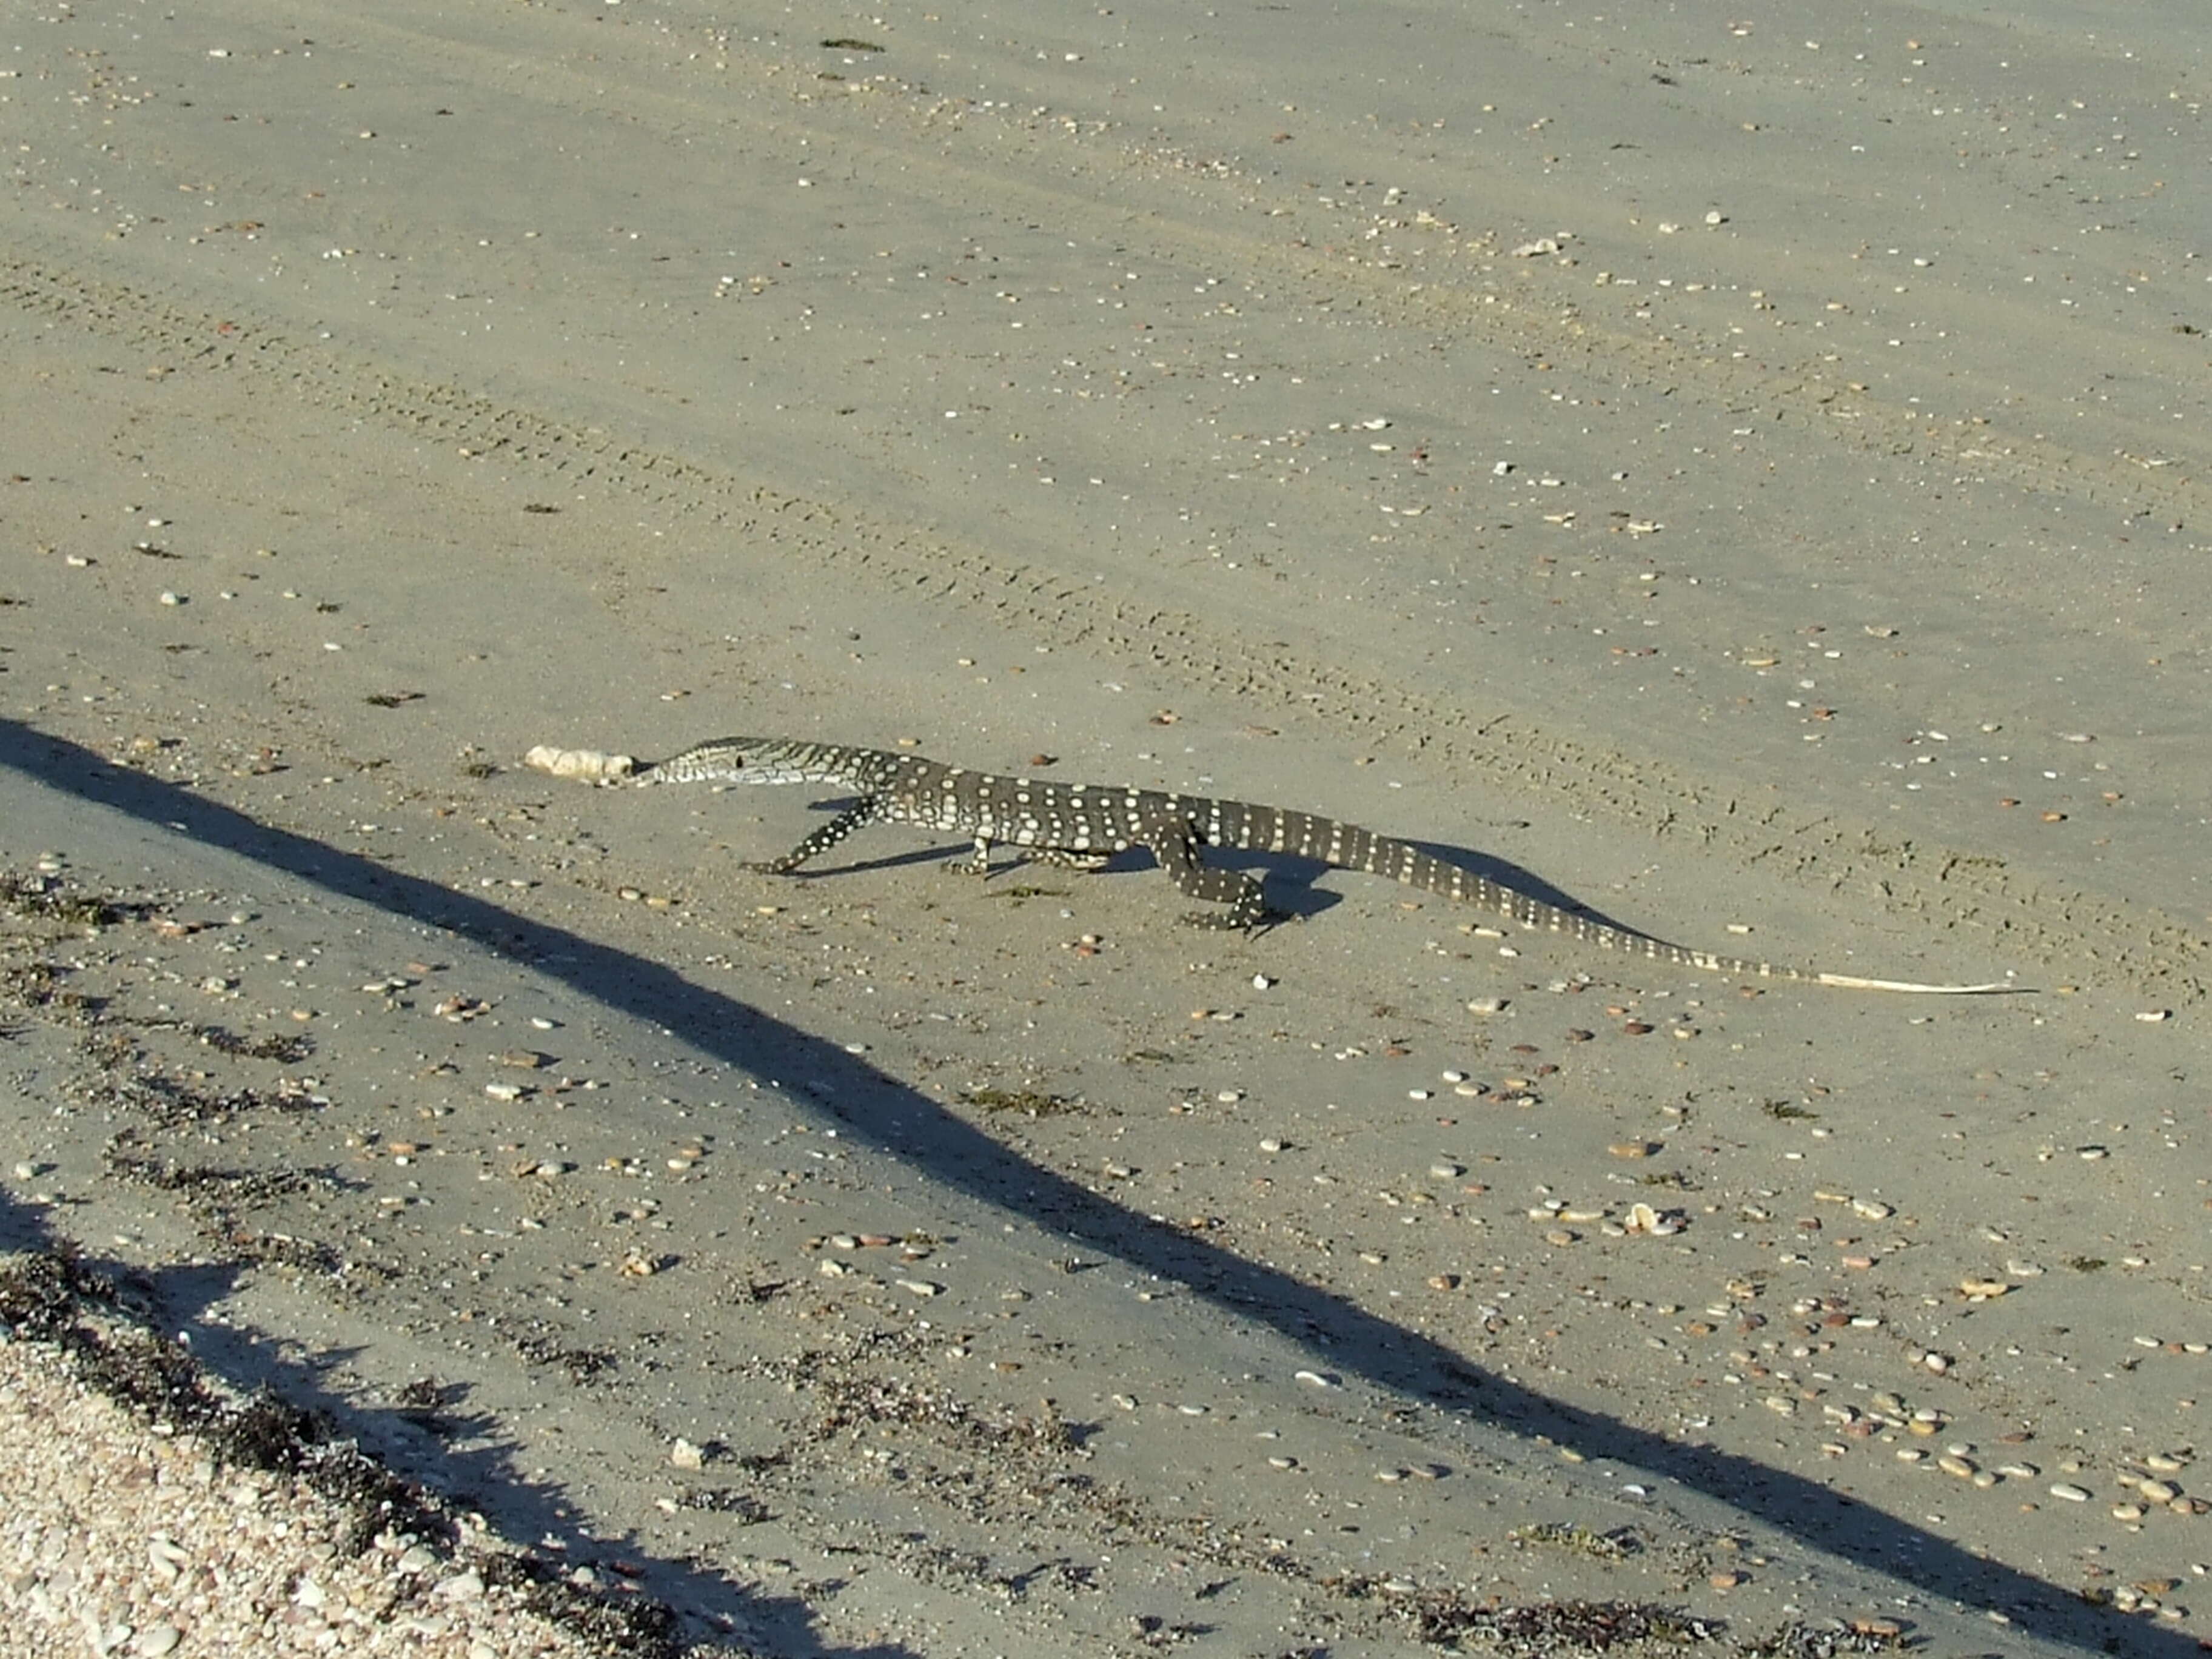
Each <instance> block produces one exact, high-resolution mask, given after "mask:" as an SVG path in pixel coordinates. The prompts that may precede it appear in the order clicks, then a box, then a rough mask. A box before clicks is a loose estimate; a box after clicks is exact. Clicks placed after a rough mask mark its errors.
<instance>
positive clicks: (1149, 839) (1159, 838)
mask: <svg viewBox="0 0 2212 1659" xmlns="http://www.w3.org/2000/svg"><path fill="white" fill-rule="evenodd" d="M1138 844H1139V845H1140V846H1142V847H1143V848H1145V849H1146V851H1147V852H1149V853H1150V854H1152V857H1153V858H1154V859H1155V860H1157V861H1158V864H1159V866H1160V868H1161V869H1162V870H1164V871H1165V872H1167V875H1168V878H1169V879H1170V880H1171V881H1173V882H1174V883H1175V884H1176V887H1177V888H1179V889H1181V890H1182V893H1183V894H1184V896H1187V897H1189V898H1194V899H1200V900H1203V901H1204V902H1206V903H1209V904H1225V905H1227V906H1228V907H1229V908H1227V909H1226V910H1193V911H1190V912H1188V913H1187V914H1186V915H1184V917H1183V920H1184V921H1187V922H1188V923H1189V924H1190V925H1191V926H1192V927H1211V928H1216V929H1220V930H1224V931H1228V930H1237V931H1243V930H1246V929H1249V928H1253V927H1259V926H1260V925H1261V924H1262V923H1263V922H1265V921H1267V920H1268V919H1269V912H1268V909H1267V897H1266V895H1265V894H1264V893H1263V892H1262V891H1261V887H1260V884H1259V883H1258V882H1257V881H1255V880H1254V879H1253V878H1251V877H1249V876H1248V875H1245V874H1243V873H1242V872H1238V871H1236V870H1216V869H1212V868H1211V867H1209V866H1206V865H1205V864H1203V863H1201V862H1200V860H1199V854H1198V837H1197V836H1195V835H1194V833H1193V832H1192V830H1191V828H1190V826H1189V825H1188V823H1182V822H1180V821H1177V820H1175V819H1168V820H1165V821H1163V822H1161V823H1154V824H1148V825H1146V829H1145V834H1144V835H1143V836H1141V837H1139V843H1138Z"/></svg>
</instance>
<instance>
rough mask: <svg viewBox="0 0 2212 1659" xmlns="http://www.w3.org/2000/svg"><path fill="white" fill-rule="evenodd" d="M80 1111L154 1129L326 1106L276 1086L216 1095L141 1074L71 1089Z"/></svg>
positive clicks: (295, 1089) (298, 1090)
mask: <svg viewBox="0 0 2212 1659" xmlns="http://www.w3.org/2000/svg"><path fill="white" fill-rule="evenodd" d="M70 1095H71V1096H72V1097H74V1098H75V1099H76V1101H77V1102H78V1103H79V1104H81V1105H86V1106H93V1107H98V1108H101V1109H110V1110H114V1111H118V1112H125V1113H128V1114H131V1115H133V1116H137V1117H139V1118H143V1119H144V1120H145V1121H148V1122H149V1123H151V1124H152V1125H153V1126H154V1127H157V1128H163V1129H181V1128H185V1127H189V1126H191V1125H195V1124H210V1123H216V1124H219V1123H228V1122H229V1121H231V1120H232V1119H234V1118H236V1117H240V1116H242V1115H245V1114H246V1113H247V1112H263V1111H265V1112H301V1111H308V1110H312V1109H315V1108H317V1107H319V1106H321V1105H323V1104H325V1102H324V1101H323V1100H321V1099H320V1098H319V1097H317V1096H315V1095H314V1094H313V1093H311V1092H310V1091H307V1089H306V1088H304V1087H302V1086H301V1085H298V1084H295V1083H290V1082H279V1083H278V1084H277V1085H276V1088H275V1089H273V1090H270V1089H231V1090H228V1091H224V1092H222V1093H220V1094H218V1093H215V1092H213V1091H209V1090H206V1089H202V1088H198V1087H197V1086H195V1085H191V1084H189V1083H185V1082H182V1081H180V1080H179V1079H176V1078H173V1077H169V1076H167V1075H165V1074H163V1073H160V1072H144V1073H140V1074H138V1075H137V1076H136V1077H113V1076H106V1075H103V1076H100V1077H97V1078H93V1079H87V1080H85V1081H82V1082H78V1083H74V1084H72V1085H70Z"/></svg>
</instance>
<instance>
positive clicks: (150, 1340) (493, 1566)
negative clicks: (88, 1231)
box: [0, 1251, 682, 1659]
mask: <svg viewBox="0 0 2212 1659" xmlns="http://www.w3.org/2000/svg"><path fill="white" fill-rule="evenodd" d="M0 1324H4V1325H5V1326H6V1327H7V1328H8V1333H9V1336H10V1337H11V1338H12V1339H13V1340H31V1341H40V1342H48V1343H52V1344H53V1345H54V1346H57V1347H58V1348H60V1349H61V1350H62V1351H63V1352H64V1353H65V1354H67V1355H68V1356H69V1358H70V1362H71V1363H72V1364H73V1365H74V1366H75V1368H76V1371H77V1375H78V1376H79V1377H80V1378H81V1379H82V1381H83V1383H85V1384H86V1385H87V1386H88V1387H89V1388H91V1389H94V1391H95V1392H97V1393H98V1394H100V1395H104V1396H105V1397H106V1398H107V1399H108V1400H110V1401H113V1402H115V1403H116V1404H117V1405H118V1406H120V1407H123V1408H124V1409H125V1410H127V1411H129V1412H131V1413H133V1414H134V1415H136V1416H137V1417H138V1418H140V1419H142V1420H143V1421H144V1422H146V1423H148V1424H149V1425H152V1426H153V1427H154V1428H155V1430H156V1431H159V1432H161V1433H162V1434H164V1435H171V1434H186V1435H192V1436H195V1437H197V1438H198V1439H199V1440H201V1441H202V1442H203V1443H205V1445H206V1446H207V1448H208V1449H209V1451H210V1454H211V1455H213V1456H214V1457H215V1459H216V1461H217V1462H219V1463H221V1464H222V1465H225V1466H227V1467H230V1468H241V1469H250V1470H255V1471H259V1472H262V1473H265V1474H275V1475H279V1476H283V1477H285V1478H289V1479H296V1480H301V1481H303V1482H304V1483H305V1484H306V1485H307V1486H308V1487H310V1488H311V1489H312V1490H313V1491H314V1492H316V1493H318V1494H319V1496H321V1497H322V1498H325V1500H327V1501H328V1502H330V1503H331V1504H336V1505H337V1506H338V1507H339V1508H340V1509H341V1510H343V1511H344V1512H345V1513H347V1514H348V1515H349V1516H351V1517H352V1522H351V1525H350V1526H349V1528H348V1529H347V1532H346V1533H345V1534H344V1535H343V1538H342V1539H341V1540H340V1542H341V1544H342V1546H343V1547H344V1548H346V1549H348V1550H349V1551H351V1552H353V1553H365V1552H367V1551H368V1549H369V1548H370V1547H372V1546H373V1545H374V1544H375V1542H376V1541H377V1540H378V1539H379V1538H380V1537H383V1536H386V1535H392V1534H400V1535H405V1536H408V1537H410V1538H412V1539H414V1540H416V1541H418V1542H420V1543H422V1544H424V1545H426V1546H428V1547H431V1548H433V1549H434V1550H435V1551H437V1552H438V1553H441V1554H444V1555H446V1556H447V1557H448V1558H453V1557H455V1556H459V1555H465V1557H466V1565H468V1567H469V1568H470V1569H471V1570H472V1571H475V1572H476V1573H477V1575H478V1576H479V1577H481V1578H482V1580H483V1582H484V1583H487V1584H489V1585H495V1586H499V1587H502V1588H508V1589H514V1590H515V1591H517V1593H518V1594H519V1595H520V1599H521V1601H522V1602H523V1605H524V1606H525V1607H527V1608H528V1609H529V1611H531V1612H532V1613H535V1614H536V1615H537V1616H538V1617H539V1618H541V1619H543V1620H546V1621H547V1622H549V1623H550V1624H554V1625H557V1626H560V1627H561V1628H562V1629H563V1630H566V1631H568V1632H572V1633H574V1635H576V1636H578V1637H580V1638H582V1639H584V1640H586V1641H587V1642H590V1643H592V1644H595V1645H597V1646H598V1647H599V1648H600V1649H602V1650H604V1651H606V1652H608V1653H617V1652H619V1653H621V1654H622V1655H623V1656H624V1659H676V1656H677V1655H678V1653H679V1652H680V1651H681V1650H682V1646H681V1643H680V1641H679V1639H678V1637H679V1632H678V1623H677V1619H676V1615H675V1614H674V1613H673V1612H672V1611H671V1609H670V1608H668V1607H666V1606H665V1605H663V1604H662V1603H660V1602H658V1601H651V1600H649V1599H647V1598H646V1597H643V1596H638V1595H630V1594H626V1593H624V1594H619V1595H617V1594H610V1593H606V1592H602V1591H599V1590H597V1589H589V1588H586V1587H585V1586H582V1585H580V1584H578V1583H575V1582H574V1579H573V1577H571V1576H570V1575H569V1566H570V1565H573V1564H563V1563H561V1562H557V1561H554V1560H550V1559H546V1558H544V1557H541V1556H538V1555H536V1554H532V1553H519V1552H518V1553H500V1552H489V1551H480V1550H476V1549H464V1548H463V1547H461V1537H462V1530H461V1528H460V1526H459V1524H458V1523H457V1522H456V1521H455V1520H454V1518H453V1516H452V1515H451V1514H450V1513H449V1512H448V1510H447V1507H446V1506H445V1504H442V1503H441V1501H440V1500H439V1499H438V1498H435V1496H433V1495H432V1494H430V1493H429V1492H426V1491H424V1490H423V1489H422V1488H421V1487H418V1486H415V1485H413V1484H412V1483H410V1482H409V1481H406V1480H402V1479H401V1478H400V1477H399V1476H398V1475H396V1474H393V1473H392V1472H391V1471H390V1470H389V1469H386V1468H385V1467H384V1466H383V1465H382V1464H380V1463H379V1462H376V1461H375V1460H374V1458H371V1457H369V1456H368V1455H366V1454H365V1453H363V1452H362V1450H361V1449H359V1447H358V1445H357V1444H356V1443H355V1442H354V1441H353V1440H351V1439H350V1438H346V1437H342V1436H341V1434H340V1432H339V1430H338V1425H337V1424H336V1423H335V1422H334V1421H333V1420H332V1419H331V1418H330V1417H328V1416H327V1415H326V1414H325V1413H320V1412H310V1411H306V1410H303V1409H301V1407H296V1406H293V1405H290V1404H289V1403H287V1402H286V1401H283V1400H281V1399H279V1398H277V1397H276V1395H274V1394H271V1393H270V1392H268V1391H266V1390H264V1391H261V1392H258V1393H256V1394H253V1395H245V1396H240V1395H237V1394H235V1393H234V1391H232V1390H230V1389H227V1388H226V1387H224V1386H223V1385H222V1384H221V1383H218V1382H216V1381H215V1380H214V1379H212V1378H211V1377H210V1376H209V1375H208V1374H207V1373H206V1372H205V1371H204V1370H202V1369H201V1367H200V1365H199V1363H198V1361H197V1360H196V1359H195V1358H192V1356H191V1353H190V1352H188V1351H187V1350H186V1349H185V1348H184V1347H183V1346H180V1345H179V1344H178V1343H176V1342H173V1341H171V1340H168V1339H167V1338H166V1337H162V1336H159V1335H156V1334H155V1333H153V1332H152V1331H149V1330H148V1329H147V1328H144V1327H143V1325H141V1324H139V1323H138V1322H137V1320H136V1318H135V1317H134V1316H132V1314H131V1312H130V1311H129V1310H127V1307H126V1303H125V1297H123V1295H122V1293H121V1292H120V1291H118V1288H117V1286H116V1285H113V1284H112V1282H110V1281H109V1280H107V1279H105V1278H103V1277H101V1276H100V1275H99V1274H97V1273H93V1272H91V1271H90V1270H89V1269H88V1268H86V1267H83V1266H82V1264H80V1263H79V1262H77V1261H75V1260H74V1259H72V1258H71V1257H70V1256H69V1255H65V1254H63V1253H61V1252H58V1251H41V1252H34V1253H26V1254H22V1255H13V1256H9V1257H5V1258H0Z"/></svg>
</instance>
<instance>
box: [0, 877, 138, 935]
mask: <svg viewBox="0 0 2212 1659" xmlns="http://www.w3.org/2000/svg"><path fill="white" fill-rule="evenodd" d="M0 908H5V909H6V910H7V911H8V912H9V914H10V915H17V916H23V917H30V918H36V919H37V920H39V921H66V922H69V923H71V924H73V925H74V926H76V927H113V926H115V924H116V923H117V922H118V921H139V920H142V919H143V918H144V917H146V916H149V915H153V913H154V907H153V906H152V905H150V904H146V903H143V902H138V901H137V900H131V899H124V898H118V897H115V896H112V895H109V894H103V893H81V892H78V891H76V890H74V889H72V888H70V887H69V886H67V885H65V884H64V883H62V882H61V881H59V880H56V879H53V878H49V877H46V876H21V875H16V874H14V873H12V872H10V873H9V874H6V875H0Z"/></svg>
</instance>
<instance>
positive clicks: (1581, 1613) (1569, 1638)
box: [1376, 1585, 1727, 1659]
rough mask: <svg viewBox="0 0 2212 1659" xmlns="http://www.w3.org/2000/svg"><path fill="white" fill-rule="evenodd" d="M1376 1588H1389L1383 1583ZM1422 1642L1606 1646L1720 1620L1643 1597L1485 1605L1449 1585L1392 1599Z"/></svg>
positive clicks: (1516, 1652)
mask: <svg viewBox="0 0 2212 1659" xmlns="http://www.w3.org/2000/svg"><path fill="white" fill-rule="evenodd" d="M1376 1588H1377V1589H1382V1590H1383V1591H1384V1593H1388V1590H1387V1587H1385V1586H1381V1585H1378V1586H1377V1587H1376ZM1395 1600H1396V1601H1398V1602H1399V1605H1400V1607H1401V1612H1402V1613H1403V1615H1404V1616H1405V1618H1406V1619H1407V1620H1408V1621H1409V1622H1410V1623H1411V1624H1412V1625H1413V1627H1414V1629H1415V1631H1416V1632H1419V1636H1420V1639H1421V1640H1422V1641H1424V1642H1430V1643H1434V1644H1437V1645H1439V1646H1452V1647H1457V1646H1462V1645H1465V1644H1469V1643H1480V1644H1483V1645H1485V1646H1486V1647H1488V1648H1491V1649H1493V1650H1496V1651H1498V1652H1499V1653H1503V1654H1508V1655H1512V1656H1516V1659H1521V1656H1526V1659H1548V1656H1551V1655H1553V1654H1566V1653H1605V1652H1608V1651H1610V1650H1613V1649H1614V1648H1617V1647H1620V1646H1623V1645H1625V1644H1629V1643H1636V1642H1656V1643H1665V1644H1668V1645H1670V1646H1675V1647H1689V1646H1691V1645H1692V1644H1696V1643H1699V1642H1710V1641H1713V1640H1715V1639H1716V1638H1718V1637H1719V1636H1720V1635H1721V1634H1722V1632H1723V1631H1725V1630H1726V1629H1727V1626H1726V1625H1724V1624H1723V1622H1722V1621H1720V1620H1717V1619H1694V1618H1692V1617H1691V1616H1690V1615H1689V1614H1688V1613H1684V1612H1683V1611H1681V1610H1680V1608H1677V1607H1659V1606H1656V1604H1653V1603H1650V1602H1646V1601H1533V1602H1528V1603H1526V1604H1522V1605H1514V1604H1511V1603H1505V1604H1499V1605H1490V1606H1486V1605H1482V1604H1480V1603H1477V1602H1474V1601H1470V1600H1468V1598H1467V1597H1465V1596H1464V1595H1459V1594H1457V1593H1455V1592H1452V1591H1437V1592H1433V1593H1427V1594H1424V1593H1420V1592H1415V1593H1414V1594H1412V1595H1401V1596H1398V1597H1395Z"/></svg>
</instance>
